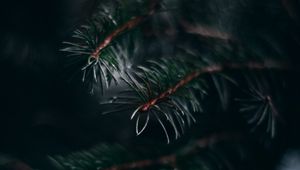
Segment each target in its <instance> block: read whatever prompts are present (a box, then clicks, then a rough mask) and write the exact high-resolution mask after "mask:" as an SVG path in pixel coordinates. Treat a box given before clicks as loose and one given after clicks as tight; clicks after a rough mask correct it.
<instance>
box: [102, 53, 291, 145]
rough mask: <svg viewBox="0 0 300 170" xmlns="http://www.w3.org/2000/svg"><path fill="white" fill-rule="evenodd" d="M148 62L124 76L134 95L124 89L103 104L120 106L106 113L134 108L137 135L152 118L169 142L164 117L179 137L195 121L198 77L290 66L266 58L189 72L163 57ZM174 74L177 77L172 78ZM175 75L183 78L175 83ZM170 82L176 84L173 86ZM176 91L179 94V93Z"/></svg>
mask: <svg viewBox="0 0 300 170" xmlns="http://www.w3.org/2000/svg"><path fill="white" fill-rule="evenodd" d="M151 62H152V65H151V64H149V63H148V67H149V68H146V67H142V66H139V67H138V68H139V70H140V71H135V75H136V76H135V77H133V76H131V75H130V74H127V76H128V78H127V79H124V80H125V81H126V82H127V83H128V84H129V86H130V87H131V88H132V89H133V90H134V92H136V94H137V96H136V97H134V95H132V94H126V92H125V94H124V96H122V95H120V96H119V97H117V98H116V99H115V100H114V101H113V102H112V103H102V105H103V106H104V105H108V106H109V105H114V106H115V107H118V108H119V109H118V110H112V111H108V112H104V113H105V114H107V113H112V112H121V111H123V110H133V111H132V114H131V119H134V118H136V134H137V135H140V134H141V133H142V132H144V131H145V129H146V128H147V126H148V124H149V122H150V117H154V118H155V119H156V120H157V121H158V123H159V124H160V125H161V127H162V129H163V131H164V133H165V136H166V138H167V142H168V143H169V142H170V135H169V132H168V129H167V126H166V125H165V123H164V120H163V119H165V120H166V121H167V122H168V123H170V125H171V127H172V129H173V131H174V133H175V139H178V138H179V137H180V136H181V133H184V128H185V126H186V122H187V125H188V126H190V125H191V123H192V122H195V121H196V120H195V118H194V116H193V114H194V113H197V112H199V111H201V110H202V109H201V108H202V107H201V99H199V97H198V96H195V94H194V93H195V92H196V91H197V90H198V91H205V90H204V89H203V87H205V86H204V85H203V84H205V81H203V80H202V81H199V80H201V79H200V77H201V76H203V75H207V74H217V73H222V72H225V71H226V70H227V71H228V70H265V69H279V70H285V69H289V66H288V65H287V64H284V63H282V62H277V61H273V60H266V61H265V62H264V63H262V62H246V63H241V62H240V63H224V64H212V65H209V66H204V67H202V68H200V69H196V70H195V71H191V72H189V70H190V69H186V68H185V66H184V64H183V63H182V62H178V64H176V62H175V61H174V60H173V61H169V60H166V59H162V60H161V62H154V61H151ZM174 62H175V64H174ZM189 68H194V67H189ZM151 70H152V71H151ZM178 71H179V72H178ZM185 72H186V73H187V74H186V75H185V76H178V75H182V73H185ZM188 72H189V73H188ZM163 75H165V76H163ZM174 77H176V78H175V79H173V80H171V79H172V78H174ZM178 77H182V78H180V80H179V81H177V82H176V80H177V79H178ZM170 82H175V83H174V85H172V83H170ZM192 82H193V83H192ZM162 83H166V84H162ZM191 89H193V90H191ZM195 90H196V91H195ZM179 91H181V93H178V92H179ZM220 93H221V92H220ZM180 94H182V95H180ZM223 100H224V99H222V100H221V101H223ZM224 102H226V101H224ZM272 108H274V106H272ZM178 127H179V128H178Z"/></svg>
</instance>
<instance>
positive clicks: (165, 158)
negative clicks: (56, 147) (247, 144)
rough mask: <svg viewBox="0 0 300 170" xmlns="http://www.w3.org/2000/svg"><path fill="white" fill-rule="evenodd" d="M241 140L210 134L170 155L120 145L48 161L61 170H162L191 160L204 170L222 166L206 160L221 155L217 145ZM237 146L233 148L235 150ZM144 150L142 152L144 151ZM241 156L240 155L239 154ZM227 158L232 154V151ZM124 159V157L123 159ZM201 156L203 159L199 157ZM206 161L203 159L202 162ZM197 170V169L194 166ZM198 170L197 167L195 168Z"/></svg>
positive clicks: (230, 135) (232, 134) (235, 135)
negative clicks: (198, 162) (209, 164)
mask: <svg viewBox="0 0 300 170" xmlns="http://www.w3.org/2000/svg"><path fill="white" fill-rule="evenodd" d="M242 140H243V136H242V135H241V134H240V133H238V132H222V133H215V134H211V135H209V136H207V137H203V138H201V139H199V140H193V141H191V143H190V144H189V145H186V146H182V147H180V148H173V150H172V152H171V153H169V154H164V152H161V151H163V150H166V148H165V146H159V145H157V146H156V147H155V149H150V150H148V151H147V153H145V151H143V153H141V152H140V151H139V150H138V149H137V150H136V149H135V150H134V151H133V150H132V149H131V150H128V149H126V148H125V147H124V146H121V145H113V144H109V145H108V144H107V145H106V144H102V145H99V146H97V147H94V148H91V149H90V150H86V151H81V152H76V153H72V154H68V155H61V156H52V157H49V160H50V161H51V163H52V164H53V165H54V167H57V169H60V170H69V169H74V170H126V169H128V170H129V169H147V168H156V169H160V168H161V167H172V168H173V169H174V168H177V169H178V168H179V169H180V168H181V164H183V163H184V162H189V161H190V158H194V159H197V160H198V161H200V162H202V164H203V165H202V166H203V167H205V166H206V167H207V165H205V164H206V163H209V162H211V161H213V162H214V163H215V164H218V165H219V166H223V165H222V164H223V162H226V161H225V159H227V158H226V157H224V158H221V159H223V160H222V161H219V160H218V159H216V158H213V157H211V158H209V159H207V158H208V157H210V156H209V155H210V154H220V153H222V152H223V150H222V149H219V148H218V147H216V146H218V144H221V143H229V142H241V141H242ZM237 146H238V145H235V149H236V150H238V148H237ZM143 150H144V149H143ZM154 150H160V153H161V154H160V155H156V156H151V155H152V154H153V151H154ZM238 152H239V153H240V151H238ZM226 154H228V156H229V155H232V154H233V150H231V152H230V153H226ZM124 155H126V156H124ZM201 155H203V157H202V156H201ZM204 157H206V159H204ZM196 167H197V166H196ZM197 168H199V167H197Z"/></svg>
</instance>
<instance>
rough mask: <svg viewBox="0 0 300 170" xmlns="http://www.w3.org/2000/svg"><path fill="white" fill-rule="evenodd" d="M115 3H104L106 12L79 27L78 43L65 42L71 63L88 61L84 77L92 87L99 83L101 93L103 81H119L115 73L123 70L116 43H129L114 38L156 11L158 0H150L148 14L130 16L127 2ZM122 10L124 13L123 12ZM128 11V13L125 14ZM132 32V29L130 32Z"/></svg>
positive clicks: (107, 85) (119, 44)
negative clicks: (125, 3)
mask: <svg viewBox="0 0 300 170" xmlns="http://www.w3.org/2000/svg"><path fill="white" fill-rule="evenodd" d="M114 3H117V2H108V4H106V3H104V4H101V6H100V7H99V11H105V12H100V13H98V14H95V16H94V17H93V18H92V19H91V21H90V22H89V25H85V26H82V27H81V29H78V30H76V31H75V32H74V35H73V38H74V41H75V42H76V43H75V42H64V44H66V45H69V47H66V48H64V49H62V51H65V52H68V53H69V56H71V57H72V61H70V64H74V63H75V64H76V63H78V62H82V61H83V62H86V64H85V65H84V66H82V69H81V70H82V71H83V77H82V81H83V82H87V83H88V86H90V87H88V88H89V89H91V90H92V91H93V90H94V88H95V86H94V84H95V83H96V84H97V85H96V86H100V90H101V92H102V93H103V91H104V87H103V84H104V82H105V84H106V87H109V86H110V84H111V82H112V81H114V82H115V83H117V76H118V75H116V74H117V73H119V72H120V71H121V70H120V66H119V65H120V63H121V60H123V58H122V57H124V56H122V53H121V52H120V51H118V50H116V47H120V46H121V48H125V49H126V48H127V47H128V44H126V45H124V44H122V43H120V41H118V42H115V40H116V39H120V38H121V36H122V37H124V36H123V35H124V33H125V32H134V29H135V28H137V27H138V26H139V25H141V23H143V22H144V21H145V20H147V19H148V18H149V17H150V16H152V15H153V14H154V13H155V12H156V10H157V7H158V4H159V1H157V0H151V1H150V4H149V9H148V11H147V12H146V13H145V14H141V15H138V14H137V16H131V15H130V12H129V11H127V10H128V9H126V8H127V7H126V5H124V4H118V3H117V4H114ZM130 3H132V4H130V5H131V8H132V6H135V5H134V4H136V3H137V2H134V3H133V2H131V1H130ZM111 6H113V7H111ZM120 13H121V15H122V16H120ZM126 13H128V14H129V16H126V15H124V14H126ZM111 30H112V31H111ZM133 34H134V33H131V35H133ZM135 36H136V35H135ZM77 41H78V42H77ZM127 55H128V54H127ZM75 57H76V58H75ZM125 57H127V56H125ZM78 58H79V59H78ZM75 67H78V66H75ZM87 79H88V80H87ZM98 82H99V83H98ZM89 83H90V84H89ZM96 89H97V87H96Z"/></svg>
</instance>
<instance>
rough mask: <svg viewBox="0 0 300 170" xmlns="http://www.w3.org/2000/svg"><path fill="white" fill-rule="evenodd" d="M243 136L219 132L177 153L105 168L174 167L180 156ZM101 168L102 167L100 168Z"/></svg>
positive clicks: (118, 169) (115, 169)
mask: <svg viewBox="0 0 300 170" xmlns="http://www.w3.org/2000/svg"><path fill="white" fill-rule="evenodd" d="M241 139H242V136H241V135H240V134H239V133H225V132H223V133H218V134H212V135H210V136H208V137H205V138H202V139H199V140H196V141H195V143H194V144H193V145H192V146H189V147H188V148H185V149H184V150H183V151H181V152H179V153H177V154H171V155H167V156H161V157H159V158H156V159H147V160H139V161H136V162H131V163H125V164H122V165H115V166H112V167H110V168H106V169H104V170H129V169H140V168H146V167H152V166H155V165H169V166H171V167H173V168H177V167H176V164H177V161H178V157H186V156H189V155H194V154H199V152H201V150H199V149H203V148H207V147H209V146H211V145H214V144H216V143H219V142H223V141H228V140H230V141H238V140H241ZM98 170H101V169H98Z"/></svg>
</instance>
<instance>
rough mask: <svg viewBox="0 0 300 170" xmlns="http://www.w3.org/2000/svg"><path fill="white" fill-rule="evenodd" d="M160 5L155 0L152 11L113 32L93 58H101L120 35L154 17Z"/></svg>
mask: <svg viewBox="0 0 300 170" xmlns="http://www.w3.org/2000/svg"><path fill="white" fill-rule="evenodd" d="M157 4H158V0H154V1H152V2H151V3H150V9H149V11H148V12H147V13H146V14H144V15H142V16H137V17H134V18H132V19H131V20H129V21H128V22H126V23H125V24H123V25H122V26H121V27H119V28H117V29H116V30H114V31H113V32H111V33H110V34H109V35H108V36H107V37H106V38H105V39H104V40H103V41H102V42H101V43H100V44H99V45H98V47H97V48H96V49H95V50H94V52H93V53H92V54H91V57H93V58H95V59H97V58H99V57H100V53H101V51H102V50H103V49H104V48H106V47H107V46H108V45H109V44H110V43H111V42H112V41H113V40H114V39H115V38H116V37H118V36H119V35H120V34H122V33H124V32H125V31H128V30H131V29H134V28H135V27H137V26H138V25H140V24H141V23H142V22H143V21H144V20H145V19H146V18H147V17H149V16H151V15H153V14H154V13H155V9H156V5H157Z"/></svg>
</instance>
